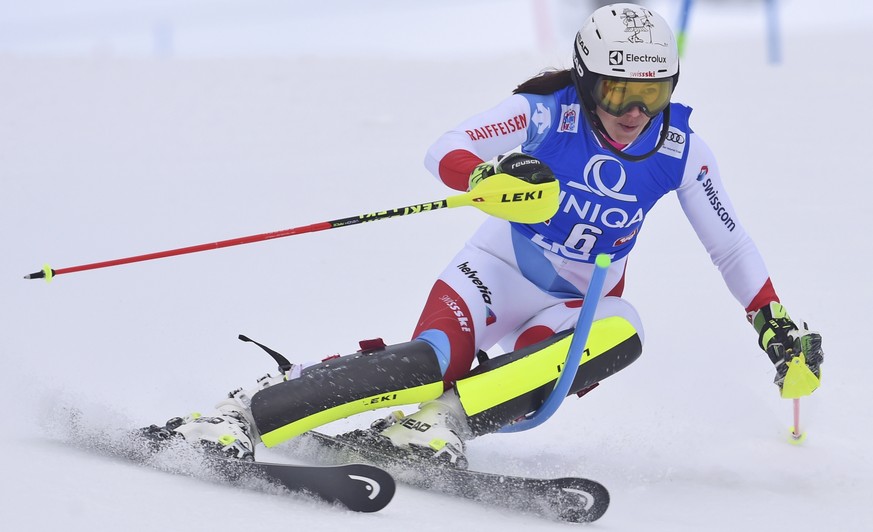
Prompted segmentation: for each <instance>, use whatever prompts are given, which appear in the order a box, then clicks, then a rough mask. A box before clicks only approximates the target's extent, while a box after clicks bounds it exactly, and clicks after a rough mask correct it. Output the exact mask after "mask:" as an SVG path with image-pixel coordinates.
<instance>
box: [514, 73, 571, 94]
mask: <svg viewBox="0 0 873 532" xmlns="http://www.w3.org/2000/svg"><path fill="white" fill-rule="evenodd" d="M572 84H573V78H572V76H571V73H570V70H569V69H567V70H546V71H544V72H540V73H539V74H537V75H536V76H534V77H532V78H530V79H529V80H527V81H525V82H523V83H521V84H520V85H519V86H518V87H516V88H515V90H514V91H512V93H513V94H519V93H522V92H523V93H526V94H552V93H553V92H556V91H558V90H560V89H563V88H564V87H568V86H570V85H572Z"/></svg>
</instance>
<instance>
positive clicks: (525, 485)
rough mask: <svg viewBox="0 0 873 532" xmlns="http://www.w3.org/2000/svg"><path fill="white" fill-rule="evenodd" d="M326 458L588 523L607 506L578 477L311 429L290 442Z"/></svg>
mask: <svg viewBox="0 0 873 532" xmlns="http://www.w3.org/2000/svg"><path fill="white" fill-rule="evenodd" d="M293 445H294V446H295V449H296V450H299V451H300V452H303V453H305V454H307V455H310V456H312V457H313V458H314V459H315V460H319V461H323V462H325V463H345V462H349V461H363V462H366V463H370V464H374V465H377V466H379V467H382V468H384V469H385V470H387V471H388V472H389V473H391V474H392V475H393V476H394V478H395V479H396V480H397V481H399V482H402V483H405V484H408V485H411V486H415V487H418V488H422V489H425V490H432V491H437V492H440V493H444V494H448V495H453V496H457V497H462V498H466V499H470V500H474V501H478V502H481V503H485V504H489V505H494V506H499V507H503V508H508V509H512V510H515V511H519V512H522V513H526V514H533V515H538V516H540V517H546V518H549V519H554V520H558V521H565V522H571V523H588V522H591V521H595V520H597V519H599V518H600V517H601V516H602V515H603V514H604V513H605V512H606V509H607V508H608V507H609V492H608V491H607V489H606V488H605V487H604V486H603V485H602V484H600V483H599V482H596V481H594V480H590V479H586V478H580V477H565V478H553V479H540V478H532V477H520V476H511V475H501V474H496V473H486V472H483V471H475V470H470V469H456V468H454V467H451V466H442V465H438V464H434V463H431V462H424V461H418V460H414V459H413V460H410V459H409V457H405V456H392V455H388V454H385V453H383V452H381V451H380V450H379V449H378V448H375V447H370V446H367V445H364V444H360V443H357V442H351V441H346V440H341V439H337V438H335V437H333V436H328V435H326V434H322V433H320V432H315V431H310V432H308V433H306V434H304V435H303V436H300V437H299V438H298V439H297V440H295V443H294V444H293Z"/></svg>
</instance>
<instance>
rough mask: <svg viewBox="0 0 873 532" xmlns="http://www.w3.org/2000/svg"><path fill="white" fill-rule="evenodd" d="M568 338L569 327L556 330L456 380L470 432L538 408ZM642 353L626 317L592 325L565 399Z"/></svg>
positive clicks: (563, 355)
mask: <svg viewBox="0 0 873 532" xmlns="http://www.w3.org/2000/svg"><path fill="white" fill-rule="evenodd" d="M572 339H573V331H572V329H571V330H566V331H562V332H559V333H557V334H555V335H554V336H552V337H551V338H548V339H546V340H543V341H542V342H539V343H536V344H533V345H531V346H528V347H525V348H523V349H519V350H517V351H513V352H511V353H507V354H505V355H501V356H499V357H495V358H493V359H491V360H489V361H487V362H485V363H484V364H482V365H480V366H478V367H477V368H476V369H475V370H474V371H473V372H472V373H471V374H470V375H469V376H468V377H465V378H464V379H461V380H459V381H457V383H456V384H455V391H456V392H457V394H458V396H459V397H460V400H461V405H462V406H463V407H464V411H465V412H466V413H467V416H468V417H467V421H468V424H469V426H470V429H471V430H472V432H473V434H474V435H476V436H481V435H482V434H488V433H491V432H496V431H497V430H499V429H500V428H502V427H503V426H505V425H507V424H510V423H512V422H513V421H515V420H517V419H519V418H521V417H523V416H525V415H527V414H529V413H531V412H534V411H535V410H537V409H538V408H539V407H540V406H541V405H542V404H543V403H544V402H545V400H546V397H548V396H549V393H551V391H552V389H553V388H554V387H555V383H556V382H557V380H558V377H559V376H560V374H561V370H562V367H561V366H562V365H563V363H564V361H565V359H566V358H567V350H568V349H569V347H570V342H571V341H572ZM641 353H642V342H641V341H640V337H639V335H638V334H637V331H636V330H635V329H634V327H633V325H631V324H630V323H629V322H628V321H627V320H626V319H624V318H621V317H617V316H614V317H609V318H605V319H601V320H597V321H595V322H594V324H593V325H592V327H591V333H590V334H589V336H588V343H587V345H586V346H585V351H584V353H583V355H582V360H581V362H580V365H579V370H578V371H577V373H576V378H575V379H574V380H573V384H572V386H571V387H570V393H569V394H568V395H572V394H575V393H578V392H581V391H582V390H585V389H586V388H588V387H590V386H592V385H594V384H596V383H598V382H600V381H601V380H603V379H605V378H606V377H609V376H610V375H612V374H613V373H615V372H617V371H619V370H621V369H624V368H625V367H627V366H628V365H630V364H631V363H632V362H633V361H635V360H636V359H637V358H639V356H640V354H641Z"/></svg>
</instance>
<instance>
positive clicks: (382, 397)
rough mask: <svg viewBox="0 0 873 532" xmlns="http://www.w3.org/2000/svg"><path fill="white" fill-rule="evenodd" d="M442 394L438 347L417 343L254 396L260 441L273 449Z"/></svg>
mask: <svg viewBox="0 0 873 532" xmlns="http://www.w3.org/2000/svg"><path fill="white" fill-rule="evenodd" d="M442 393H443V375H442V371H441V370H440V364H439V360H438V358H437V355H436V353H435V352H434V350H433V348H432V347H431V346H430V345H428V344H426V343H425V342H420V341H413V342H407V343H403V344H398V345H394V346H388V347H382V348H379V349H374V350H369V351H363V352H358V353H355V354H352V355H347V356H344V357H339V358H334V359H330V360H326V361H324V362H322V363H321V364H317V365H315V366H311V367H308V368H306V369H305V370H303V373H302V374H301V375H300V377H299V378H296V379H292V380H288V381H284V382H281V383H278V384H274V385H272V386H270V387H269V388H265V389H263V390H261V391H259V392H258V393H256V394H254V395H253V396H252V407H251V408H252V416H253V417H254V420H255V425H256V426H257V429H258V432H259V433H260V435H261V440H262V441H263V442H264V445H266V446H267V447H272V446H274V445H277V444H279V443H281V442H283V441H285V440H288V439H290V438H293V437H295V436H298V435H300V434H303V433H304V432H306V431H308V430H311V429H314V428H316V427H319V426H321V425H324V424H325V423H330V422H331V421H336V420H338V419H342V418H345V417H349V416H351V415H354V414H359V413H361V412H366V411H368V410H375V409H377V408H383V407H391V406H398V405H406V404H412V403H421V402H424V401H429V400H431V399H435V398H437V397H439V396H440V395H441V394H442Z"/></svg>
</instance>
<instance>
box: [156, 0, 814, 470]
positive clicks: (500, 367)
mask: <svg viewBox="0 0 873 532" xmlns="http://www.w3.org/2000/svg"><path fill="white" fill-rule="evenodd" d="M678 79H679V59H678V52H677V48H676V43H675V39H674V36H673V33H672V31H671V30H670V28H669V27H668V25H667V23H666V22H665V21H664V19H663V18H661V17H660V16H659V15H657V14H655V13H653V12H652V11H650V10H648V9H646V8H644V7H641V6H639V5H635V4H614V5H609V6H605V7H602V8H600V9H598V10H596V11H595V12H594V13H593V14H592V15H591V17H590V18H588V20H587V21H586V22H585V24H584V25H583V26H582V28H581V29H580V30H579V32H578V33H577V35H576V40H575V46H574V55H573V68H571V69H568V70H561V71H550V72H547V73H543V74H541V75H538V76H536V77H534V78H532V79H529V80H527V81H525V82H524V83H522V84H521V85H520V86H519V87H518V88H517V89H516V90H515V91H514V94H513V95H511V96H510V97H508V98H506V99H505V100H503V101H502V102H500V103H499V104H498V105H497V106H495V107H493V108H492V109H489V110H487V111H485V112H482V113H480V114H477V115H475V116H473V117H471V118H469V119H467V120H465V121H464V122H462V123H461V124H460V125H458V126H457V127H455V128H453V129H451V130H450V131H448V132H447V133H445V134H444V135H442V136H441V137H440V138H438V139H437V140H436V142H435V143H434V144H433V145H432V146H431V147H430V149H429V150H428V152H427V156H426V159H425V165H426V167H427V168H428V170H430V171H431V172H432V173H433V174H434V175H435V176H436V177H437V178H439V179H440V180H441V181H442V182H443V183H445V184H446V185H447V186H449V187H451V188H453V189H457V190H471V189H473V188H475V187H476V186H477V185H479V184H480V183H481V182H482V181H484V180H487V179H489V178H490V177H492V176H493V175H495V174H499V173H502V174H510V175H512V176H515V177H517V178H520V179H522V180H526V181H529V182H533V183H540V182H546V181H551V180H557V181H558V182H559V184H560V188H561V192H562V196H561V203H560V208H559V210H558V212H557V214H555V215H554V216H553V217H552V218H551V219H550V220H548V221H546V222H544V223H537V224H521V223H515V222H508V221H505V220H501V219H498V218H490V219H488V220H487V221H486V222H485V223H484V224H483V225H482V226H481V227H480V228H479V229H478V230H477V231H476V232H475V233H474V234H473V236H472V238H471V239H470V240H469V242H468V243H467V244H466V245H465V246H464V248H463V249H462V250H461V251H460V252H459V253H458V254H457V255H456V256H455V258H454V259H452V260H451V262H450V263H449V265H448V266H447V267H446V269H445V270H444V271H443V273H442V274H441V275H440V277H439V279H438V280H437V281H436V283H435V285H434V286H433V289H432V291H431V293H430V296H429V297H428V299H427V301H426V302H425V305H424V310H423V312H422V314H421V318H420V319H419V321H418V324H417V326H416V328H415V331H414V333H413V335H412V338H413V339H412V340H411V341H410V342H407V343H403V344H399V345H393V346H385V345H384V344H382V343H381V342H376V343H372V342H371V343H369V344H364V343H362V348H361V351H359V352H358V353H355V354H352V355H349V356H346V357H340V358H336V359H333V360H326V361H324V362H322V363H319V364H315V365H311V366H307V367H303V366H292V365H289V364H282V363H281V362H282V359H281V357H279V358H277V360H279V361H280V369H281V370H282V374H281V375H279V376H277V377H270V376H267V377H265V378H263V379H262V380H261V381H259V384H258V386H257V387H256V388H255V389H253V390H248V391H243V390H237V391H236V392H233V393H231V394H230V396H229V398H228V399H227V400H225V401H223V402H222V403H220V404H219V405H218V412H217V413H216V414H214V415H212V416H209V417H203V416H199V415H196V414H194V415H189V416H186V417H185V418H174V419H172V420H170V421H169V422H168V423H167V424H166V426H164V427H156V426H152V427H151V428H150V429H148V430H149V431H150V433H151V434H152V435H155V436H156V437H159V438H165V437H171V436H175V435H182V436H184V437H185V438H186V439H188V440H191V441H202V442H212V444H213V447H218V448H220V449H222V450H223V451H224V452H225V453H227V454H229V455H231V456H236V457H239V458H252V457H253V452H254V447H255V445H256V444H257V443H258V442H261V441H262V442H263V443H264V444H266V445H267V446H272V445H275V444H277V443H279V442H281V441H284V440H287V439H289V438H293V437H295V436H297V435H299V434H302V433H304V432H306V431H307V430H310V429H313V428H315V427H318V426H320V425H322V424H324V423H328V422H330V421H334V420H336V419H340V418H343V417H347V416H350V415H353V414H357V413H360V412H363V411H366V410H372V409H375V408H381V407H390V406H394V405H403V404H414V403H422V404H421V406H420V410H419V411H417V412H416V413H414V414H412V415H409V416H403V415H402V413H399V412H398V413H395V414H391V415H390V416H388V417H387V418H385V419H382V420H377V422H375V423H374V424H373V426H372V428H371V429H369V430H366V431H355V432H354V433H352V434H350V435H348V436H347V437H355V438H364V439H369V440H370V441H372V442H381V443H382V444H383V446H384V445H385V444H386V443H388V444H390V446H391V448H392V449H395V450H396V451H397V452H402V453H409V454H410V455H415V456H418V457H424V458H426V459H436V460H445V461H447V462H449V463H451V464H455V465H457V466H461V467H463V466H464V464H465V463H466V461H465V459H464V456H463V449H464V445H463V442H464V441H465V440H468V439H470V438H472V437H475V436H477V435H481V434H485V433H489V432H494V431H496V430H499V429H501V428H502V427H505V426H507V425H510V424H512V423H513V422H515V421H516V420H518V419H520V418H522V417H523V416H525V415H526V414H529V413H531V412H534V411H536V409H537V408H538V407H539V406H540V405H542V404H543V402H544V400H545V398H546V397H547V396H548V394H549V392H550V391H551V389H552V388H553V387H554V383H555V381H556V379H557V378H558V376H559V371H560V370H559V369H558V368H559V367H560V365H561V363H562V362H563V361H564V359H565V357H566V354H567V346H568V345H569V341H570V338H571V336H572V333H573V331H572V328H573V326H574V324H575V323H576V321H577V317H578V315H579V312H580V310H579V309H580V306H581V303H582V301H583V300H584V299H585V291H586V289H587V287H588V283H589V281H590V279H591V276H592V273H593V271H594V268H595V265H594V259H595V257H596V256H597V255H598V254H602V253H605V254H608V255H609V256H610V257H611V259H612V264H611V266H610V268H609V270H608V273H607V278H606V283H605V287H604V292H605V294H606V295H605V297H604V298H603V299H602V300H601V301H600V302H599V304H598V306H597V307H596V308H597V310H596V315H595V321H594V323H593V325H592V328H591V331H590V334H589V339H588V343H587V350H586V354H585V357H584V358H583V360H582V364H581V366H580V367H579V368H578V372H577V375H576V379H575V381H573V386H572V387H571V390H570V392H571V393H577V394H582V393H584V392H585V391H587V390H589V389H590V388H592V387H593V386H595V385H596V384H597V383H598V382H599V381H600V380H602V379H604V378H606V377H607V376H609V375H611V374H612V373H614V372H616V371H618V370H620V369H622V368H624V367H626V366H627V365H628V364H630V363H631V362H633V361H634V360H635V359H636V358H637V357H638V356H639V355H640V353H641V351H642V345H643V339H644V336H643V327H642V323H641V321H640V318H639V316H638V315H637V312H636V311H635V310H634V308H633V307H632V306H631V304H630V303H629V302H628V301H626V300H625V299H623V298H622V297H621V296H622V291H623V287H624V275H625V267H626V264H627V257H628V254H629V253H630V251H631V250H632V249H633V247H634V244H635V243H636V240H637V238H638V236H639V234H640V230H641V228H642V225H643V223H644V222H645V219H646V216H647V213H648V212H649V210H650V209H651V208H652V206H653V205H654V204H655V203H656V202H657V201H658V200H659V199H660V198H661V197H663V196H664V195H665V194H667V193H669V192H672V191H675V192H676V194H677V196H678V198H679V203H680V205H681V206H682V209H683V211H684V212H685V215H686V217H687V218H688V221H689V222H690V223H691V225H692V226H693V227H694V230H695V231H696V233H697V235H698V237H699V238H700V240H701V242H702V243H703V244H704V246H705V247H706V249H707V251H708V252H709V254H710V256H711V258H712V261H713V263H714V264H715V265H716V266H717V267H718V269H719V271H720V272H721V274H722V276H723V278H724V281H725V283H726V284H727V286H728V288H729V289H730V291H731V293H732V294H733V296H734V297H735V298H736V299H737V301H738V302H739V303H740V305H741V306H742V307H743V308H744V309H745V311H746V313H747V316H748V319H749V321H750V322H751V323H752V325H753V326H754V329H755V331H757V333H758V342H759V345H760V346H761V348H762V349H763V350H764V351H765V352H766V353H767V355H768V356H769V358H770V360H771V362H772V363H773V364H774V366H775V369H776V379H775V382H776V384H777V386H779V387H780V389H781V387H782V384H783V380H784V378H785V375H786V372H787V369H788V367H789V365H788V364H789V362H790V361H791V360H792V359H793V358H794V357H797V356H798V355H799V354H800V353H803V356H804V357H805V364H806V365H807V367H808V368H809V370H810V371H811V373H812V375H814V379H815V384H816V385H817V379H818V377H819V375H820V370H819V366H820V364H821V363H822V359H823V353H822V349H821V336H820V335H819V334H817V333H815V332H811V331H809V330H808V329H807V327H806V324H796V323H795V322H793V321H792V320H791V318H790V317H789V315H788V313H787V312H786V310H785V308H784V307H783V306H782V305H781V304H780V302H779V298H778V297H777V295H776V291H775V290H774V287H773V285H772V283H771V282H770V277H769V275H768V272H767V269H766V267H765V265H764V261H763V259H762V258H761V255H760V253H759V252H758V250H757V248H756V247H755V244H754V243H753V242H752V240H751V238H750V237H749V235H748V234H747V233H746V231H745V230H744V229H743V227H742V225H741V224H740V222H739V219H738V218H737V215H736V213H735V211H734V208H733V206H732V205H731V201H730V199H729V198H728V196H727V193H726V192H725V187H724V185H723V184H722V178H721V175H720V173H719V169H718V165H717V164H716V161H715V158H714V157H713V154H712V152H711V151H710V149H709V147H708V146H707V145H706V143H705V142H704V141H703V140H702V139H701V137H700V136H699V135H697V134H696V133H695V132H693V131H692V129H691V128H690V127H689V115H690V114H691V109H690V108H689V107H686V106H684V105H681V104H678V103H671V101H670V98H671V95H672V93H673V90H674V89H675V87H676V83H677V81H678ZM519 148H520V149H519ZM498 344H499V345H500V347H502V349H503V350H504V351H505V352H506V353H507V354H505V355H502V356H500V357H496V358H494V359H492V360H487V361H486V360H485V359H484V358H481V359H480V364H479V365H478V366H477V368H476V369H475V370H474V371H472V372H471V370H470V368H471V366H472V365H473V360H474V358H476V357H477V354H479V353H480V352H481V351H483V350H487V349H489V348H491V347H492V346H495V345H498Z"/></svg>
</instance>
